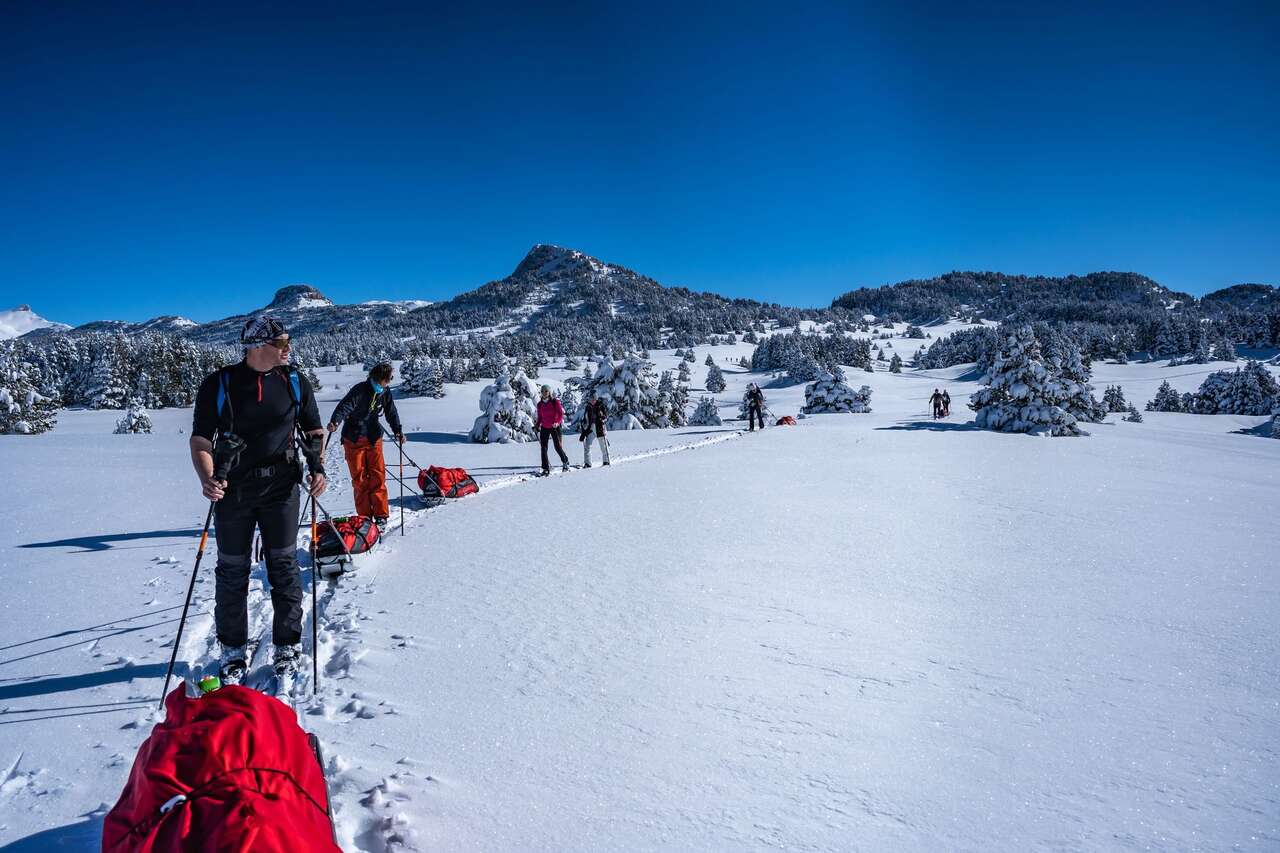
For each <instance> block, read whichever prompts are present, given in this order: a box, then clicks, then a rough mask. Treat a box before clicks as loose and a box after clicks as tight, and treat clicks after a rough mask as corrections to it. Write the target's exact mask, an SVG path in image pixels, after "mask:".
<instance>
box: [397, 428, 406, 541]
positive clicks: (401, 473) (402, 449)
mask: <svg viewBox="0 0 1280 853" xmlns="http://www.w3.org/2000/svg"><path fill="white" fill-rule="evenodd" d="M396 446H397V447H399V448H400V535H401V536H404V442H403V441H397V442H396Z"/></svg>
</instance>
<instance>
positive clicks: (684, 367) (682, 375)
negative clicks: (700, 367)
mask: <svg viewBox="0 0 1280 853" xmlns="http://www.w3.org/2000/svg"><path fill="white" fill-rule="evenodd" d="M676 377H677V378H678V379H679V380H680V381H681V382H688V381H689V362H688V360H685V361H682V362H680V366H679V367H678V368H676Z"/></svg>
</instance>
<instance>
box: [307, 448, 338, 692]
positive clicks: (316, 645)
mask: <svg viewBox="0 0 1280 853" xmlns="http://www.w3.org/2000/svg"><path fill="white" fill-rule="evenodd" d="M332 435H333V433H331V432H330V433H325V436H324V444H323V445H322V446H321V448H320V461H321V462H323V461H324V455H325V453H326V452H327V451H328V450H329V438H330V437H331V436H332ZM317 530H318V528H317V527H316V499H315V496H314V495H312V496H311V695H312V696H315V695H316V691H317V690H318V689H319V687H320V628H319V618H318V615H317V614H318V612H319V605H318V604H317V603H316V573H317V572H319V571H320V566H318V565H317V564H316V533H317ZM334 532H335V533H336V532H337V531H336V530H335V531H334Z"/></svg>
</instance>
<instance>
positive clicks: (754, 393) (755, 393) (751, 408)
mask: <svg viewBox="0 0 1280 853" xmlns="http://www.w3.org/2000/svg"><path fill="white" fill-rule="evenodd" d="M756 418H759V419H760V429H764V392H763V391H761V390H760V386H759V385H757V384H755V383H754V382H752V383H751V384H750V385H748V386H747V421H748V423H749V424H750V425H751V428H750V429H748V430H747V432H755V431H756Z"/></svg>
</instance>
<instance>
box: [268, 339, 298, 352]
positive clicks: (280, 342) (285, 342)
mask: <svg viewBox="0 0 1280 853" xmlns="http://www.w3.org/2000/svg"><path fill="white" fill-rule="evenodd" d="M267 343H269V344H271V345H272V346H273V347H275V348H276V349H278V350H280V351H281V352H283V351H284V350H287V349H289V348H291V347H292V346H293V341H291V340H289V339H288V338H274V339H272V340H269V341H267Z"/></svg>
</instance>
